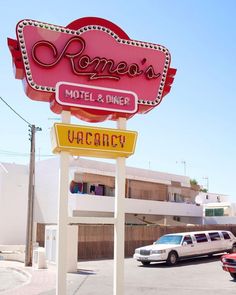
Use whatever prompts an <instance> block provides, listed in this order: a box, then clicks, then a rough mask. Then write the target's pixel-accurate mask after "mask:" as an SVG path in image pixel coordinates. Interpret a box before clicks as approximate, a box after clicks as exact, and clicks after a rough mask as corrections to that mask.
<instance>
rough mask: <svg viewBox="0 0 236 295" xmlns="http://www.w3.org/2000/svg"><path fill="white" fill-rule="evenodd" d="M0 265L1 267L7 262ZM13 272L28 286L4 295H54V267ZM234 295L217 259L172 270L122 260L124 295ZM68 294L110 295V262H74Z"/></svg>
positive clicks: (234, 286)
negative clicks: (27, 280) (24, 274)
mask: <svg viewBox="0 0 236 295" xmlns="http://www.w3.org/2000/svg"><path fill="white" fill-rule="evenodd" d="M1 263H2V266H4V264H5V265H6V263H7V262H1ZM1 263H0V266H1ZM14 268H19V269H21V270H22V271H26V272H29V274H30V276H31V282H30V283H29V284H26V285H24V286H22V287H18V288H16V289H14V290H12V291H11V290H9V291H8V292H6V293H5V292H4V294H14V295H16V294H17V295H18V294H19V295H25V294H27V295H39V294H41V295H55V294H56V293H55V276H56V272H55V270H56V269H55V266H51V267H49V269H45V270H37V269H36V270H34V269H32V268H30V269H29V268H24V266H23V264H19V263H18V264H15V265H14ZM1 279H2V278H1V277H0V284H1ZM235 292H236V281H234V280H233V279H232V278H231V276H230V275H229V274H228V273H227V272H224V271H223V270H222V269H221V263H220V256H219V255H218V256H213V257H212V258H208V257H201V258H197V259H191V260H186V261H182V262H179V263H178V264H177V265H176V266H174V267H169V266H167V265H166V264H163V263H152V264H151V265H149V266H142V265H141V263H139V262H137V261H135V260H134V259H132V258H129V259H126V260H125V293H124V295H154V294H155V295H172V294H173V295H212V294H214V295H216V294H217V295H235ZM0 293H1V292H0ZM68 294H69V295H112V294H113V260H99V261H82V262H78V272H77V273H70V274H68V276H67V295H68Z"/></svg>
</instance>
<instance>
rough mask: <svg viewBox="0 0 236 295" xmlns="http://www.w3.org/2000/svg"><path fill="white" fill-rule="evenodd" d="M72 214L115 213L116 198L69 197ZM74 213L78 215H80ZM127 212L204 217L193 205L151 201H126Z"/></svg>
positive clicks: (200, 210)
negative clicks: (84, 212)
mask: <svg viewBox="0 0 236 295" xmlns="http://www.w3.org/2000/svg"><path fill="white" fill-rule="evenodd" d="M69 208H70V213H71V214H72V211H73V210H74V211H76V210H78V211H79V212H80V211H81V212H82V211H94V212H113V211H114V197H102V196H91V195H81V194H78V195H75V194H70V196H69ZM79 212H78V213H76V212H74V213H75V214H76V215H78V214H79ZM125 212H126V213H134V214H150V215H168V216H186V217H198V218H201V217H202V207H200V206H196V205H193V204H185V203H173V202H161V201H150V200H137V199H128V198H126V199H125Z"/></svg>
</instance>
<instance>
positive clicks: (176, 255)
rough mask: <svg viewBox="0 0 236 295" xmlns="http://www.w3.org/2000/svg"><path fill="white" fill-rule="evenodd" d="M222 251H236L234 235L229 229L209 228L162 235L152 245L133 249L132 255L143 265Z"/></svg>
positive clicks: (173, 262) (169, 261) (174, 262)
mask: <svg viewBox="0 0 236 295" xmlns="http://www.w3.org/2000/svg"><path fill="white" fill-rule="evenodd" d="M222 252H229V253H232V252H236V237H235V236H234V235H233V234H232V233H231V232H230V231H225V230H211V231H195V232H184V233H174V234H168V235H164V236H162V237H160V238H159V239H158V240H157V241H155V242H154V243H153V245H149V246H145V247H141V248H137V249H135V253H134V256H133V257H134V259H136V260H138V261H140V262H141V263H142V264H143V265H148V264H150V263H151V262H159V261H166V263H167V264H168V265H175V264H176V263H177V261H178V260H180V259H183V258H184V259H185V258H190V257H196V256H202V255H209V256H210V255H213V254H216V253H222Z"/></svg>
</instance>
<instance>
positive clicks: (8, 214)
mask: <svg viewBox="0 0 236 295" xmlns="http://www.w3.org/2000/svg"><path fill="white" fill-rule="evenodd" d="M28 180H29V177H28V168H27V167H26V166H24V165H16V164H9V163H1V165H0V244H2V245H7V244H25V241H26V221H27V206H28Z"/></svg>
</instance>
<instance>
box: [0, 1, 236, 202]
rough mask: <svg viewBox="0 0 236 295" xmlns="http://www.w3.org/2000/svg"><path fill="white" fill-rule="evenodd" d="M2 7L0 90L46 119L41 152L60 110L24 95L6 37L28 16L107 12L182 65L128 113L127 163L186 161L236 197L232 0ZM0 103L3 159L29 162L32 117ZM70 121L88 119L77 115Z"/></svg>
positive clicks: (194, 174) (60, 20)
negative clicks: (150, 99)
mask: <svg viewBox="0 0 236 295" xmlns="http://www.w3.org/2000/svg"><path fill="white" fill-rule="evenodd" d="M67 3H68V4H67ZM0 13H1V18H0V24H1V30H2V32H1V35H0V60H1V63H0V78H1V82H0V96H1V97H2V98H3V99H4V100H6V101H7V102H8V103H9V104H10V105H11V106H12V107H13V108H14V109H15V110H16V111H17V112H18V113H20V114H21V116H23V117H24V118H25V119H26V120H27V121H29V122H31V123H32V124H35V125H36V126H40V127H42V129H43V130H42V131H41V132H38V133H37V137H36V140H37V143H36V153H37V157H36V160H38V159H39V158H40V159H44V158H46V157H45V156H46V155H50V154H51V146H50V136H49V132H50V130H49V129H50V127H51V125H52V124H53V122H54V121H55V120H54V119H57V118H59V116H58V115H55V114H54V113H52V112H51V111H50V109H49V105H48V104H47V103H43V102H36V101H31V100H30V99H29V98H27V97H26V95H25V93H24V91H23V87H22V83H21V81H20V80H15V79H14V75H13V70H12V65H11V56H10V52H9V50H8V47H7V37H11V38H15V27H16V24H17V22H18V21H19V20H21V19H24V18H27V19H29V18H31V19H35V20H39V21H43V22H49V23H52V24H57V25H62V26H66V25H67V24H68V23H70V22H71V21H73V20H75V19H78V18H81V17H85V16H97V17H102V18H106V19H108V20H110V21H112V22H114V23H116V24H117V25H118V26H120V27H121V28H122V29H123V30H124V31H125V32H126V33H127V34H128V35H129V36H130V38H132V39H136V40H141V41H147V42H153V43H158V44H161V45H164V46H165V47H167V48H168V49H169V51H170V53H171V55H172V63H171V66H172V67H174V68H177V74H176V78H175V81H174V84H173V87H172V90H171V92H170V93H169V94H168V95H167V96H166V97H165V98H164V100H163V102H162V103H161V105H160V106H158V107H156V108H155V109H153V110H152V111H151V112H150V113H148V114H146V115H137V116H135V117H134V118H132V119H130V120H129V121H128V123H127V128H128V129H130V130H135V131H137V132H138V134H139V135H138V142H137V147H136V152H135V155H134V156H132V157H130V158H129V159H128V160H127V165H129V166H133V167H141V168H147V169H152V170H157V171H162V172H168V173H175V174H182V175H183V174H184V164H183V161H184V162H185V163H186V174H187V175H188V176H189V177H190V178H194V179H196V180H197V181H198V182H199V184H201V185H204V186H206V184H207V181H206V179H204V177H208V179H209V190H210V191H211V192H215V193H221V194H228V195H231V196H232V198H233V199H234V201H236V181H235V175H236V173H235V168H236V148H235V145H236V116H235V110H236V101H235V93H236V81H235V78H236V57H235V55H236V42H235V40H236V29H235V28H236V18H235V15H236V2H235V1H234V0H224V1H223V0H179V1H177V0H172V1H171V0H169V1H159V0H155V1H151V0H146V1H139V0H136V1H123V0H121V1H111V0H110V1H102V0H101V1H78V0H77V1H74V0H71V1H68V2H66V1H43V0H42V1H35V2H32V1H28V0H26V1H24V2H22V1H13V2H9V1H1V3H0ZM0 111H1V116H0V130H1V140H0V161H2V162H16V163H28V161H29V158H28V153H29V149H30V142H29V140H28V127H27V124H25V123H24V122H23V121H22V120H20V119H19V118H18V117H17V116H16V115H15V114H14V113H13V112H11V111H10V110H9V109H8V108H7V107H6V106H5V105H4V104H3V103H2V102H0ZM52 118H53V120H52ZM73 123H77V124H85V123H84V122H82V121H79V120H78V119H73ZM86 125H89V124H87V123H86ZM93 125H94V124H93ZM96 126H101V127H111V128H115V127H116V124H115V122H110V121H109V122H105V123H99V124H96ZM14 154H15V156H14Z"/></svg>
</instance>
